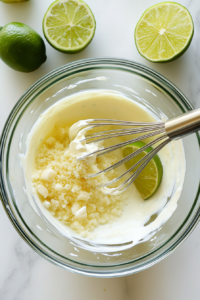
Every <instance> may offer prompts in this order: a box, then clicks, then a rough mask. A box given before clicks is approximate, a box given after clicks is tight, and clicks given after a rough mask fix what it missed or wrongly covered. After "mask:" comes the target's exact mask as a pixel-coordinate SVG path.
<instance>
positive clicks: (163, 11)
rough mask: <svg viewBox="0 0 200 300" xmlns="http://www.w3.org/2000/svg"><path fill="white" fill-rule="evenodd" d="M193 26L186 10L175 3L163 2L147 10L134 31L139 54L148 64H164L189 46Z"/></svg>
mask: <svg viewBox="0 0 200 300" xmlns="http://www.w3.org/2000/svg"><path fill="white" fill-rule="evenodd" d="M193 34H194V24H193V20H192V17H191V15H190V13H189V11H188V10H187V9H186V8H185V7H184V6H182V5H180V4H178V3H175V2H163V3H159V4H156V5H154V6H152V7H150V8H148V9H147V10H146V11H145V12H144V14H143V15H142V17H141V18H140V20H139V22H138V23H137V25H136V28H135V44H136V47H137V49H138V51H139V53H140V54H141V55H142V56H144V57H145V58H146V59H148V60H150V61H152V62H168V61H172V60H174V59H176V58H178V57H179V56H181V55H182V54H183V53H184V52H185V51H186V50H187V48H188V47H189V45H190V43H191V41H192V37H193Z"/></svg>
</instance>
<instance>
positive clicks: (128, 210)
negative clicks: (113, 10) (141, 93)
mask: <svg viewBox="0 0 200 300" xmlns="http://www.w3.org/2000/svg"><path fill="white" fill-rule="evenodd" d="M66 118H67V122H68V123H69V124H70V125H72V124H74V123H75V122H77V121H79V120H83V119H92V118H94V119H96V118H104V119H120V120H129V121H137V122H139V121H145V122H154V121H156V119H155V116H153V115H151V114H150V113H149V111H148V110H147V109H146V108H145V107H142V106H140V105H139V104H137V103H135V102H133V101H131V100H129V99H127V98H126V97H125V96H123V95H122V94H119V93H116V92H113V91H87V92H82V93H79V94H75V95H73V96H70V97H68V98H65V99H62V100H61V101H59V102H57V103H56V104H55V105H53V106H52V107H50V108H49V109H48V110H47V111H45V112H44V113H43V114H42V115H41V116H40V118H39V119H38V121H37V122H36V124H35V125H34V126H33V128H32V130H31V132H30V134H29V136H28V139H27V152H26V154H25V156H24V158H23V160H22V161H23V168H24V175H25V180H26V185H27V194H28V196H29V199H30V201H32V199H34V202H35V204H36V206H37V207H39V209H40V211H41V212H42V214H43V215H44V216H45V218H46V219H47V220H48V221H50V222H51V223H52V224H53V225H54V226H55V227H56V228H57V229H58V230H59V231H61V232H62V234H64V235H65V236H68V237H79V238H80V236H79V235H78V234H77V233H75V232H74V231H73V230H72V229H70V228H69V227H68V226H66V225H63V224H62V223H61V222H59V221H58V220H57V219H55V218H54V217H53V216H52V215H51V214H50V213H49V212H48V210H47V209H45V207H44V205H43V204H42V203H41V201H40V199H39V197H38V196H37V193H36V192H35V191H34V188H33V187H32V183H31V176H32V172H33V167H34V160H35V154H36V151H37V149H38V147H39V145H40V144H41V142H42V141H43V140H44V138H45V137H46V136H47V134H48V132H49V131H51V130H52V129H53V126H54V124H55V123H56V122H60V123H62V122H65V123H66ZM79 125H80V128H81V126H82V125H83V124H82V123H81V124H79ZM80 128H74V127H72V129H71V131H70V135H71V136H73V138H74V137H75V136H76V134H77V132H78V131H79V129H80ZM81 135H84V131H82V133H81V134H80V136H81ZM80 136H79V137H80ZM91 147H92V149H89V150H88V149H86V148H85V147H82V148H81V147H80V143H78V144H77V140H75V142H74V143H72V144H71V146H70V149H71V151H74V153H76V154H77V155H82V154H83V153H85V152H87V151H94V150H95V149H96V148H98V147H99V145H96V146H95V145H92V146H91ZM95 147H96V148H95ZM159 157H160V159H161V162H162V165H163V178H162V182H161V185H160V187H159V189H158V191H157V192H156V193H155V194H154V195H153V196H152V197H151V198H150V199H149V200H147V201H144V200H143V199H142V198H141V196H140V195H139V193H138V192H137V190H136V188H135V186H134V185H133V184H132V185H131V186H130V187H129V189H128V190H127V191H126V192H125V193H126V195H127V197H128V200H127V203H126V205H125V206H124V211H123V214H122V216H121V217H120V218H118V219H117V220H116V221H114V222H113V223H112V224H106V225H100V226H98V227H97V228H96V229H94V231H93V232H92V233H91V234H90V236H89V237H87V239H85V240H89V241H91V240H92V243H98V244H121V243H126V242H132V244H131V245H130V247H132V246H133V244H137V243H139V242H140V241H141V240H142V239H148V238H150V237H151V236H152V234H153V232H155V231H156V230H158V229H159V228H160V227H161V226H162V225H163V224H164V223H165V222H166V221H167V220H168V219H169V218H170V217H171V215H172V214H173V212H174V211H175V209H176V207H177V202H178V200H179V197H180V194H181V191H182V188H183V183H184V176H185V168H186V166H185V156H184V149H183V144H182V141H181V140H178V141H172V142H171V143H170V144H168V145H167V146H165V148H163V149H162V150H161V151H160V152H159ZM94 162H95V156H93V157H91V158H90V161H89V163H92V164H93V163H94ZM156 214H157V217H156V218H154V220H153V221H152V222H151V223H149V224H148V225H146V226H145V224H146V223H147V222H148V221H149V220H150V218H151V216H154V215H156ZM81 239H83V238H81ZM83 240H84V239H83Z"/></svg>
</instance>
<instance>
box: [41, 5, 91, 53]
mask: <svg viewBox="0 0 200 300" xmlns="http://www.w3.org/2000/svg"><path fill="white" fill-rule="evenodd" d="M95 29H96V22H95V18H94V15H93V13H92V11H91V9H90V8H89V6H88V5H87V4H86V3H84V2H83V1H81V0H57V1H55V2H53V3H52V4H51V5H50V7H49V8H48V10H47V12H46V14H45V16H44V19H43V32H44V36H45V38H46V39H47V41H48V42H49V44H50V45H51V46H53V47H54V48H55V49H56V50H58V51H61V52H65V53H77V52H80V51H82V50H83V49H84V48H85V47H87V46H88V45H89V43H90V42H91V41H92V39H93V37H94V34H95Z"/></svg>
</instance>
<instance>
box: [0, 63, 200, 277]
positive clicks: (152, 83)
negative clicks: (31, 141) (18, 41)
mask: <svg viewBox="0 0 200 300" xmlns="http://www.w3.org/2000/svg"><path fill="white" fill-rule="evenodd" d="M88 89H89V90H96V89H98V90H101V89H102V90H115V91H118V92H122V93H123V94H125V95H126V96H128V97H129V98H131V99H133V100H134V101H137V102H139V103H142V104H145V105H146V106H148V108H149V109H150V110H153V111H154V112H156V113H157V114H158V115H160V113H161V112H163V113H164V114H165V115H166V116H167V117H168V118H172V117H174V116H176V115H180V114H181V113H183V112H186V111H189V110H192V109H193V107H192V105H191V103H190V102H189V101H188V100H187V99H186V97H185V96H184V95H183V94H182V93H181V92H180V91H179V90H178V89H177V88H176V87H175V86H174V85H173V84H172V83H171V82H170V81H168V80H167V79H165V78H164V77H163V76H162V75H160V74H159V73H157V72H156V71H154V70H152V69H150V68H148V67H145V66H143V65H140V64H138V63H135V62H132V61H128V60H123V59H111V58H96V59H86V60H81V61H77V62H74V63H71V64H68V65H65V66H63V67H61V68H58V69H56V70H55V71H52V72H51V73H49V74H47V75H46V76H44V77H43V78H41V79H40V80H39V81H37V82H36V83H35V84H34V85H33V86H32V87H31V88H30V89H29V90H28V91H27V92H26V93H25V94H24V95H23V96H22V97H21V98H20V99H19V101H18V102H17V104H16V105H15V107H14V108H13V110H12V112H11V114H10V115H9V117H8V120H7V122H6V124H5V127H4V129H3V132H2V136H1V140H0V150H1V152H0V155H1V171H0V176H1V180H0V185H1V189H0V194H1V199H2V203H3V205H4V208H5V210H6V212H7V214H8V217H9V218H10V220H11V222H12V224H13V225H14V227H15V228H16V230H17V231H18V232H19V234H20V235H21V237H22V238H23V239H24V240H25V241H26V242H27V243H28V244H29V245H30V246H31V247H32V248H33V249H34V250H35V251H36V252H38V253H39V254H40V255H41V256H43V257H44V258H46V259H47V260H49V261H50V262H52V263H54V264H55V265H58V266H61V267H63V268H65V269H66V270H70V271H73V272H76V273H80V274H85V275H90V276H97V277H115V276H123V275H129V274H133V273H135V272H139V271H141V270H143V269H146V268H148V267H150V266H152V265H154V264H155V263H157V262H158V261H160V260H161V259H163V258H164V257H166V256H167V255H169V254H170V253H171V252H172V251H173V250H174V249H176V247H177V246H178V245H180V244H181V243H182V242H183V241H184V240H185V238H186V237H187V236H188V235H189V233H191V231H192V230H193V229H194V227H195V225H196V224H197V222H198V220H199V205H200V198H199V181H200V168H199V166H200V152H199V135H198V133H197V134H192V135H190V136H187V137H185V138H184V139H183V143H184V149H185V156H186V176H185V182H184V188H183V191H182V194H181V197H180V199H179V201H178V207H177V209H176V211H175V212H174V214H173V215H172V217H171V218H170V219H169V220H168V221H167V222H166V223H165V224H164V225H163V226H162V227H161V228H160V229H159V230H158V231H157V233H156V234H155V235H154V237H153V238H152V239H151V240H148V241H146V242H143V243H141V244H139V245H136V246H134V247H132V248H130V249H123V247H121V248H120V249H119V250H118V251H117V252H116V251H113V252H112V251H109V252H102V251H101V252H99V251H97V248H96V247H94V248H91V247H90V251H88V250H86V249H85V248H84V247H82V246H80V244H79V243H78V242H76V240H75V239H73V240H70V239H68V238H66V237H64V236H62V235H61V234H60V233H59V232H58V231H57V230H56V229H55V228H54V227H53V226H51V224H50V223H48V222H46V220H45V219H44V218H43V217H42V216H41V215H40V213H39V212H38V211H37V208H36V209H35V210H34V209H33V207H32V205H30V203H29V201H28V198H27V196H26V192H25V182H24V177H23V170H22V168H21V166H20V159H19V154H20V153H22V154H24V153H25V151H26V144H25V142H26V138H27V134H28V133H29V132H30V130H31V128H32V126H33V124H34V123H35V122H36V120H37V119H38V117H39V115H40V114H41V113H42V112H44V111H45V110H46V109H47V108H48V107H50V106H51V105H52V104H54V103H55V102H56V101H59V100H60V99H61V98H64V97H66V96H69V95H71V94H74V93H77V92H80V91H85V90H88Z"/></svg>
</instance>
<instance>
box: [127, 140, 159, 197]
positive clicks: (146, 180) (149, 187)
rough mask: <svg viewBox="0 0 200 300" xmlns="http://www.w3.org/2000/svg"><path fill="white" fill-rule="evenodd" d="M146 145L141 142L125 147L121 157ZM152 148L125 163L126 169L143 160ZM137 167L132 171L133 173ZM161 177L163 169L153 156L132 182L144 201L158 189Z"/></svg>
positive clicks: (157, 158) (156, 157)
mask: <svg viewBox="0 0 200 300" xmlns="http://www.w3.org/2000/svg"><path fill="white" fill-rule="evenodd" d="M145 145H146V144H145V143H143V142H136V143H132V144H130V145H127V146H125V147H124V148H123V156H124V157H126V156H127V155H129V154H131V153H133V152H135V151H136V150H138V149H140V148H142V147H143V146H145ZM152 150H153V148H152V147H149V148H147V149H145V150H144V151H143V152H142V153H140V154H138V155H136V156H135V157H133V158H132V159H130V160H129V161H127V162H126V167H127V168H128V169H130V168H131V167H132V166H133V165H134V164H136V163H137V162H138V161H139V160H140V159H141V158H143V157H144V156H145V155H146V154H147V153H149V152H150V151H152ZM137 168H138V167H136V168H135V169H133V170H132V172H134V171H135V170H136V169H137ZM162 176H163V167H162V163H161V161H160V158H159V157H158V155H155V156H154V157H153V159H152V160H150V162H149V163H148V164H147V165H146V167H145V168H144V169H143V170H142V172H141V173H140V174H139V176H138V177H137V178H136V180H135V181H134V184H135V186H136V188H137V190H138V192H139V193H140V195H141V196H142V198H143V199H144V200H146V199H148V198H150V197H151V196H152V195H153V194H154V193H155V192H156V191H157V189H158V187H159V185H160V183H161V180H162Z"/></svg>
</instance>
